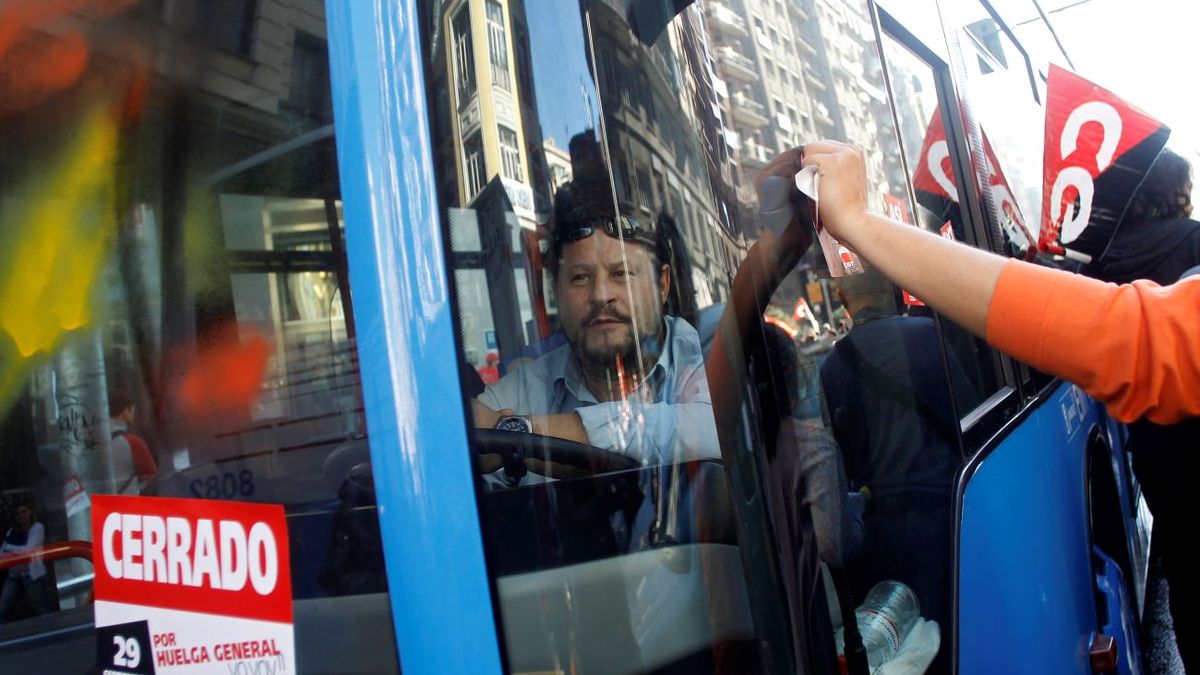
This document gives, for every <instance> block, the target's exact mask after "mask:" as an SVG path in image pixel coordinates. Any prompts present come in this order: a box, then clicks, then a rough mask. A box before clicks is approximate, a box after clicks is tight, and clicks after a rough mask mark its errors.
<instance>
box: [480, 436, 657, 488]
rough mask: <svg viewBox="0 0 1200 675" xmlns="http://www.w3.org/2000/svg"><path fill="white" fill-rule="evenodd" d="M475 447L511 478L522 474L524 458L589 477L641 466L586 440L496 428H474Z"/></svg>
mask: <svg viewBox="0 0 1200 675" xmlns="http://www.w3.org/2000/svg"><path fill="white" fill-rule="evenodd" d="M475 450H476V452H477V453H478V454H480V455H486V454H495V455H500V457H501V458H502V459H503V460H504V471H505V473H506V474H507V475H508V477H509V478H512V479H519V478H521V477H522V476H524V475H525V472H526V471H527V470H528V469H527V467H526V464H525V460H526V459H540V460H542V461H544V462H553V463H555V464H563V465H566V466H570V467H573V468H575V469H580V470H582V472H583V473H584V474H586V475H589V476H593V475H597V474H602V473H611V472H613V471H625V470H628V469H634V468H637V467H639V466H641V463H640V462H638V461H637V460H636V459H633V458H631V457H627V456H625V455H622V454H619V453H616V452H612V451H611V450H604V449H601V448H597V447H595V446H592V445H588V444H586V443H577V442H575V441H569V440H567V439H565V438H558V437H555V436H542V435H541V434H524V433H521V432H519V431H502V430H500V429H475Z"/></svg>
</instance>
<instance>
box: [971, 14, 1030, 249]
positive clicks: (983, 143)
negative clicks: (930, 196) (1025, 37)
mask: <svg viewBox="0 0 1200 675" xmlns="http://www.w3.org/2000/svg"><path fill="white" fill-rule="evenodd" d="M955 11H956V14H955V15H954V16H953V17H952V18H951V22H952V23H953V25H957V26H960V28H959V29H958V30H957V31H956V32H954V33H953V34H952V40H954V41H956V42H957V44H958V45H959V47H960V48H961V49H962V51H963V53H964V54H965V55H966V59H965V65H966V70H967V72H966V77H967V82H966V83H965V84H964V86H963V88H964V89H965V90H966V92H965V95H967V96H969V97H970V99H971V101H972V106H971V108H970V112H971V115H970V116H968V117H967V119H966V121H967V122H968V124H971V125H974V126H975V128H974V129H971V130H970V131H971V133H972V134H973V135H975V136H976V137H977V138H978V139H979V141H978V142H979V146H980V147H978V150H982V152H981V153H979V155H980V156H979V158H978V159H977V160H976V162H977V164H978V166H976V168H975V171H976V174H977V175H978V176H979V182H980V184H982V185H984V186H986V188H985V190H984V192H983V202H984V206H985V209H986V212H985V215H987V217H988V218H989V219H990V220H991V223H992V227H994V228H995V230H996V232H997V234H999V235H1000V236H999V237H998V238H997V241H1003V242H1004V243H1005V244H1006V245H1007V247H1006V248H1007V252H1008V253H1009V255H1017V256H1021V257H1025V256H1030V255H1032V253H1034V252H1035V248H1036V247H1033V246H1030V245H1028V244H1027V243H1026V240H1036V237H1037V227H1036V221H1035V220H1034V219H1036V218H1037V217H1038V215H1039V214H1040V213H1041V203H1042V202H1041V200H1042V176H1041V170H1042V140H1043V137H1044V135H1045V134H1044V133H1043V126H1044V124H1045V120H1044V116H1043V113H1042V110H1041V108H1040V107H1039V106H1038V105H1037V102H1036V99H1035V98H1034V95H1035V92H1034V91H1033V89H1032V87H1033V86H1034V84H1033V83H1032V82H1031V79H1030V72H1029V70H1028V68H1029V65H1028V62H1027V61H1026V58H1025V55H1024V54H1022V53H1021V51H1020V50H1018V49H1017V47H1016V46H1015V45H1014V44H1013V42H1012V40H1011V39H1010V38H1009V37H1008V35H1007V34H1006V33H1005V32H1004V31H1003V30H1002V29H1001V27H1000V26H999V24H997V23H996V22H995V20H994V19H992V18H991V16H990V15H988V14H987V13H986V12H985V11H984V10H983V9H982V8H981V7H974V6H972V5H970V3H963V4H962V5H961V6H958V7H956V10H955ZM1039 86H1040V85H1039ZM984 157H986V158H987V159H984Z"/></svg>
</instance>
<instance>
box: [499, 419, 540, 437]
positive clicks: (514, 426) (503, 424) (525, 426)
mask: <svg viewBox="0 0 1200 675" xmlns="http://www.w3.org/2000/svg"><path fill="white" fill-rule="evenodd" d="M496 428H497V429H499V430H501V431H517V432H520V433H523V434H532V433H533V420H531V419H530V418H528V417H525V416H523V415H505V416H504V417H501V418H500V419H499V421H497V422H496Z"/></svg>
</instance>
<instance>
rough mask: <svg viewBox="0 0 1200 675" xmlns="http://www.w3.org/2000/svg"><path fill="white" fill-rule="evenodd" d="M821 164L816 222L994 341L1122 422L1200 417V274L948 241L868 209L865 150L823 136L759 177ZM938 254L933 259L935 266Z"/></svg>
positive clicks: (780, 158) (791, 152)
mask: <svg viewBox="0 0 1200 675" xmlns="http://www.w3.org/2000/svg"><path fill="white" fill-rule="evenodd" d="M808 166H816V167H817V171H818V173H819V174H820V175H821V179H820V203H819V208H820V220H821V224H822V226H823V227H826V228H828V229H829V231H830V233H831V234H832V235H833V236H835V237H836V238H837V239H838V240H839V241H841V242H842V243H843V244H845V245H847V246H849V247H850V248H852V249H853V250H854V251H856V252H857V253H858V254H859V255H861V256H862V257H863V258H866V259H867V261H869V262H870V263H871V264H872V265H874V266H875V267H876V268H877V269H879V270H880V271H881V272H883V274H884V275H885V276H887V277H888V278H890V279H891V280H892V281H893V282H895V283H896V285H898V286H901V287H903V288H905V289H908V290H909V291H910V292H911V293H913V294H914V295H916V296H917V297H920V298H921V299H922V300H924V301H925V302H926V303H927V304H929V305H930V306H932V307H933V308H935V309H936V310H937V311H939V312H941V313H942V314H944V315H945V316H947V317H948V318H950V319H951V320H953V321H955V322H956V323H958V324H959V325H961V326H963V327H964V328H967V329H968V330H970V331H972V332H973V333H975V334H976V335H979V336H982V337H984V338H985V339H986V340H987V341H988V342H989V343H990V344H991V345H993V346H994V347H996V348H998V349H1000V350H1001V351H1004V352H1006V353H1008V354H1011V355H1012V356H1014V357H1016V358H1018V359H1020V360H1022V361H1025V362H1026V363H1028V364H1030V365H1032V366H1034V367H1035V368H1038V369H1040V370H1043V371H1045V372H1048V373H1051V374H1053V375H1057V376H1059V377H1061V378H1063V379H1065V380H1069V381H1071V382H1074V383H1075V384H1078V385H1079V386H1080V387H1082V388H1083V390H1084V391H1086V392H1087V393H1088V394H1089V395H1091V396H1092V397H1094V398H1096V399H1097V400H1100V401H1102V402H1104V403H1106V404H1107V405H1108V409H1109V412H1110V414H1111V415H1112V416H1113V417H1114V418H1116V419H1118V420H1120V421H1123V422H1129V421H1133V420H1135V419H1138V418H1141V417H1145V418H1147V419H1149V420H1151V421H1154V422H1158V423H1160V424H1169V423H1174V422H1178V421H1180V420H1182V419H1185V418H1188V417H1194V416H1197V415H1200V322H1197V321H1196V317H1197V315H1198V313H1200V278H1192V279H1188V280H1184V281H1180V282H1177V283H1175V284H1172V285H1170V286H1159V285H1158V284H1156V283H1154V282H1150V281H1135V282H1133V283H1131V284H1123V285H1119V286H1118V285H1114V284H1108V283H1104V282H1100V281H1096V280H1094V279H1089V278H1086V277H1083V276H1080V275H1077V274H1072V273H1070V272H1064V271H1061V270H1053V269H1048V268H1045V267H1039V266H1037V265H1034V264H1030V263H1026V262H1021V261H1017V260H1008V259H1005V258H1001V257H999V256H997V255H993V254H991V253H987V252H985V251H981V250H979V249H975V248H971V247H969V246H966V245H963V244H960V243H957V242H953V241H949V240H947V239H943V238H941V237H938V236H937V235H934V234H932V233H930V232H925V231H923V230H921V229H919V228H916V227H912V226H910V225H905V224H903V223H898V222H895V221H893V220H890V219H888V218H886V217H884V216H881V215H878V214H874V213H871V212H870V211H868V210H867V198H866V195H867V181H866V165H865V163H864V160H863V153H862V150H861V149H860V148H858V147H857V146H855V145H851V144H848V143H842V142H839V141H830V140H824V141H818V142H815V143H810V144H807V145H805V146H804V147H803V149H801V148H795V149H792V150H788V151H785V152H783V153H781V154H780V155H779V156H778V157H776V158H775V159H774V160H772V162H771V163H770V164H768V165H767V167H766V168H764V170H763V175H764V176H768V175H777V176H782V177H785V178H790V177H792V176H794V175H795V174H796V173H797V172H799V171H800V170H801V169H803V168H804V167H808ZM931 261H932V262H934V264H930V263H931Z"/></svg>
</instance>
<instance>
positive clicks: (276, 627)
mask: <svg viewBox="0 0 1200 675" xmlns="http://www.w3.org/2000/svg"><path fill="white" fill-rule="evenodd" d="M92 532H93V537H94V542H93V560H94V563H95V564H94V566H95V575H96V578H95V586H94V592H95V610H96V660H97V664H98V666H99V668H98V671H99V672H101V673H122V674H125V673H138V674H151V673H158V674H167V675H173V674H175V673H179V674H181V675H182V674H189V675H190V674H194V673H195V674H198V673H224V674H230V673H273V674H276V675H286V674H288V673H294V672H296V669H295V664H296V648H295V641H294V637H293V630H292V582H291V572H290V570H291V566H290V563H289V560H288V537H287V524H286V521H285V520H284V513H283V507H282V506H279V505H275V504H250V503H245V502H230V501H214V500H205V499H169V498H159V497H123V496H101V495H95V496H93V497H92Z"/></svg>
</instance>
